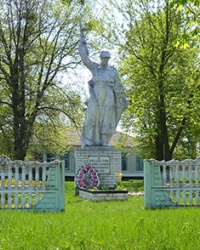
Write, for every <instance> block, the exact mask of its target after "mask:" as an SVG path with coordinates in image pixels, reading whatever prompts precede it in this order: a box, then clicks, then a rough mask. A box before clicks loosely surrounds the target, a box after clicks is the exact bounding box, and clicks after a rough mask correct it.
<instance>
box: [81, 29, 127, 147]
mask: <svg viewBox="0 0 200 250" xmlns="http://www.w3.org/2000/svg"><path fill="white" fill-rule="evenodd" d="M79 53H80V56H81V59H82V61H83V63H84V64H85V66H86V67H87V68H88V69H89V70H90V71H91V73H92V79H91V80H90V81H89V82H88V87H89V93H90V97H89V100H88V108H87V113H86V117H85V122H84V125H83V130H82V146H107V145H109V142H110V139H111V137H112V135H113V134H114V133H115V132H116V127H117V125H118V123H119V120H120V117H121V114H122V113H123V111H124V110H125V109H126V107H127V105H128V100H127V98H126V94H125V91H124V88H123V85H122V82H121V80H120V76H119V73H118V71H117V70H116V69H115V68H114V67H113V66H109V65H108V61H109V58H110V52H109V51H106V50H104V51H101V53H100V63H96V62H93V61H92V60H91V59H90V58H89V50H88V47H87V45H86V40H85V36H84V34H83V31H82V32H81V37H80V41H79Z"/></svg>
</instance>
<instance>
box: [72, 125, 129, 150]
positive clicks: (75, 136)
mask: <svg viewBox="0 0 200 250" xmlns="http://www.w3.org/2000/svg"><path fill="white" fill-rule="evenodd" d="M67 137H68V141H67V145H68V146H81V129H80V128H72V127H70V128H67ZM110 145H111V146H115V147H133V146H134V137H132V136H130V135H128V134H125V133H122V132H119V131H117V132H116V133H115V134H114V135H113V136H112V138H111V141H110Z"/></svg>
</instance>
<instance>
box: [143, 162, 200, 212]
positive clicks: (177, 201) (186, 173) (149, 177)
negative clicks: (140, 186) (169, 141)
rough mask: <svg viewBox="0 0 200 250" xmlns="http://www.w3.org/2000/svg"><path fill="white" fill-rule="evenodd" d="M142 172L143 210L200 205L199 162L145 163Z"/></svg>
mask: <svg viewBox="0 0 200 250" xmlns="http://www.w3.org/2000/svg"><path fill="white" fill-rule="evenodd" d="M144 171H145V191H146V193H145V196H146V197H145V204H146V207H154V208H155V207H163V206H186V205H190V206H198V205H200V199H199V194H200V158H197V159H196V160H185V161H177V160H171V161H168V162H165V161H156V160H153V159H152V160H145V170H144ZM166 197H167V199H166Z"/></svg>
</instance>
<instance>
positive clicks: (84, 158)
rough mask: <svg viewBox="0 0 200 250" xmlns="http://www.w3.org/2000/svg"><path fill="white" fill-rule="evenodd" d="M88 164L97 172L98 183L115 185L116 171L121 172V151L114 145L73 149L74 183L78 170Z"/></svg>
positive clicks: (111, 186)
mask: <svg viewBox="0 0 200 250" xmlns="http://www.w3.org/2000/svg"><path fill="white" fill-rule="evenodd" d="M86 164H89V165H90V166H91V167H93V168H94V169H95V170H96V172H97V173H98V176H99V180H100V184H106V185H108V186H109V188H114V186H115V185H116V180H118V178H117V177H116V173H120V172H121V151H120V150H118V149H116V148H114V147H103V146H102V147H98V146H97V147H84V148H77V149H76V150H75V179H74V180H75V183H77V175H78V172H79V170H80V169H81V168H82V167H83V166H85V165H86Z"/></svg>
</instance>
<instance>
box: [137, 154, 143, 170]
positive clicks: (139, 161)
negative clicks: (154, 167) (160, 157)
mask: <svg viewBox="0 0 200 250" xmlns="http://www.w3.org/2000/svg"><path fill="white" fill-rule="evenodd" d="M136 171H143V159H141V158H139V157H136Z"/></svg>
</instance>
